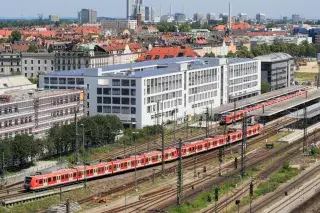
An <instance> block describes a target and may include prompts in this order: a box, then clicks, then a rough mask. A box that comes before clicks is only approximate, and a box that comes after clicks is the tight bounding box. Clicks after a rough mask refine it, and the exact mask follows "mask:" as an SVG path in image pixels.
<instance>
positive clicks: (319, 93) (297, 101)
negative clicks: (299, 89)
mask: <svg viewBox="0 0 320 213" xmlns="http://www.w3.org/2000/svg"><path fill="white" fill-rule="evenodd" d="M318 98H320V90H313V91H308V97H307V98H306V96H305V95H303V96H298V97H295V98H292V99H289V100H286V101H283V102H281V103H277V104H274V105H270V106H267V107H265V108H264V112H263V109H259V110H256V111H252V112H251V113H250V115H255V116H264V117H268V116H272V115H275V114H277V113H280V112H283V111H286V110H288V109H292V108H294V107H297V106H299V105H301V104H304V103H308V102H310V101H313V100H315V99H318Z"/></svg>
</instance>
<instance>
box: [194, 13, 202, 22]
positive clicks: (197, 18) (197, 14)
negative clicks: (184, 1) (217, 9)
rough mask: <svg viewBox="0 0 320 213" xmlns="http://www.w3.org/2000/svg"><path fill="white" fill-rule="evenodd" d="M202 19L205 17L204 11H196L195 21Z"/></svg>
mask: <svg viewBox="0 0 320 213" xmlns="http://www.w3.org/2000/svg"><path fill="white" fill-rule="evenodd" d="M202 19H204V14H203V13H195V14H194V15H193V20H194V21H201V20H202Z"/></svg>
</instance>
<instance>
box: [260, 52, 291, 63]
mask: <svg viewBox="0 0 320 213" xmlns="http://www.w3.org/2000/svg"><path fill="white" fill-rule="evenodd" d="M254 59H256V60H260V61H261V62H277V61H285V60H290V59H293V57H292V56H291V55H289V54H287V53H271V54H269V55H262V56H258V57H256V58H254Z"/></svg>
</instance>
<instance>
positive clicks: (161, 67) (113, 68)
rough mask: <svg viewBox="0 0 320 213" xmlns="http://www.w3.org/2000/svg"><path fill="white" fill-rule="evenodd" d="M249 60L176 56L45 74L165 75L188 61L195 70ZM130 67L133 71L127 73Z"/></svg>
mask: <svg viewBox="0 0 320 213" xmlns="http://www.w3.org/2000/svg"><path fill="white" fill-rule="evenodd" d="M250 61H254V60H253V59H247V58H240V59H239V58H234V59H233V58H231V59H223V58H222V59H221V58H191V57H178V58H167V59H161V60H152V61H143V62H136V63H127V64H118V65H109V66H104V67H98V68H87V69H77V70H68V71H59V72H49V73H48V74H47V76H57V77H58V76H117V77H126V78H128V77H132V78H142V77H148V76H153V75H165V74H168V73H174V72H178V71H180V65H179V64H183V63H190V64H189V67H188V70H195V69H201V68H202V69H204V68H209V67H217V66H221V65H224V64H236V63H245V62H250ZM131 69H132V70H134V71H135V72H132V73H128V72H129V71H130V70H131ZM141 70H142V71H141Z"/></svg>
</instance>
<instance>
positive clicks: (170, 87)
mask: <svg viewBox="0 0 320 213" xmlns="http://www.w3.org/2000/svg"><path fill="white" fill-rule="evenodd" d="M78 79H79V80H78ZM80 79H81V80H80ZM82 79H83V80H82ZM260 81H261V76H260V61H259V60H252V59H218V58H198V59H195V58H184V57H180V58H170V59H163V60H154V61H145V62H140V63H131V64H121V65H113V66H106V67H101V68H92V69H80V70H71V71H62V72H52V73H49V74H47V75H41V76H40V88H44V89H52V88H60V87H62V88H69V87H70V88H71V87H72V88H74V87H79V88H81V87H83V88H85V89H86V91H87V102H88V115H90V116H93V115H96V114H114V115H117V116H118V117H119V118H120V120H121V121H122V122H123V123H124V125H125V126H126V127H129V126H130V124H133V127H136V128H142V127H144V126H147V125H154V124H160V123H161V121H162V119H163V121H165V122H167V121H169V120H172V119H173V117H172V116H175V115H176V118H177V120H178V122H182V121H183V120H184V119H185V118H186V116H187V115H193V114H195V113H197V114H198V113H203V112H204V111H205V110H206V107H210V108H211V107H213V108H214V107H218V106H220V105H221V104H223V103H228V101H229V100H230V97H233V98H235V99H237V100H240V99H244V98H247V97H251V96H254V95H258V94H260V87H261V83H260Z"/></svg>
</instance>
